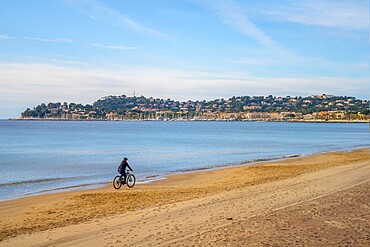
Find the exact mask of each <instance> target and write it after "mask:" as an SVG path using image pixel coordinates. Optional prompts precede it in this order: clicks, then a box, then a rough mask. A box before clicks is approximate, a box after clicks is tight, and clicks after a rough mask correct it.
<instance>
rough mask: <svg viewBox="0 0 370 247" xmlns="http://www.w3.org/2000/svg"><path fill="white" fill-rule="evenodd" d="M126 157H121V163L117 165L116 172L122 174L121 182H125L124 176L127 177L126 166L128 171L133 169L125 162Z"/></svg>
mask: <svg viewBox="0 0 370 247" xmlns="http://www.w3.org/2000/svg"><path fill="white" fill-rule="evenodd" d="M127 161H128V159H127V158H126V157H125V158H123V160H122V161H121V164H120V165H119V167H118V172H119V173H120V174H121V175H122V176H123V178H124V179H123V181H124V182H123V183H126V177H127V174H126V168H128V169H130V171H133V170H132V168H131V166H130V165H129V164H128V163H127Z"/></svg>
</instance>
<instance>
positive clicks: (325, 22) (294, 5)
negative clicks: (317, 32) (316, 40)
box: [251, 0, 369, 30]
mask: <svg viewBox="0 0 370 247" xmlns="http://www.w3.org/2000/svg"><path fill="white" fill-rule="evenodd" d="M253 12H254V13H256V14H262V15H264V16H266V18H273V19H276V20H281V21H288V22H293V23H298V24H304V25H315V26H323V27H336V28H344V29H353V30H368V29H369V2H368V1H364V0H359V1H356V0H352V1H342V0H338V1H328V0H319V1H318V0H311V1H292V2H291V3H290V4H286V5H282V4H280V2H278V1H277V2H276V3H275V2H274V3H269V4H268V5H267V4H264V5H262V4H260V5H258V7H257V8H252V9H251V13H253Z"/></svg>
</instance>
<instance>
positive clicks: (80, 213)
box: [0, 148, 370, 241]
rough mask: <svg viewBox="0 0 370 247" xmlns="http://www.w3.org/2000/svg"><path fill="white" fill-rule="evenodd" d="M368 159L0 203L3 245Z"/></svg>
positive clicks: (281, 165) (286, 164) (325, 160)
mask: <svg viewBox="0 0 370 247" xmlns="http://www.w3.org/2000/svg"><path fill="white" fill-rule="evenodd" d="M369 160H370V149H369V148H366V149H357V150H352V151H349V152H329V153H324V154H315V155H309V156H303V157H295V158H291V159H286V160H281V161H273V162H267V161H266V162H258V163H256V164H254V165H252V166H251V165H247V166H246V165H244V166H238V167H228V168H224V169H217V170H203V171H196V172H189V173H183V174H176V175H171V176H168V177H167V179H165V180H159V181H156V182H154V183H151V184H140V185H137V186H135V187H134V188H133V189H127V188H126V187H125V188H123V189H121V190H114V189H113V188H112V186H111V185H108V186H105V187H103V188H98V189H90V190H83V191H71V192H61V193H50V194H43V195H37V196H31V197H26V198H21V199H16V200H9V201H5V202H0V217H1V218H2V222H1V223H0V241H1V240H5V239H9V238H11V237H16V236H18V235H21V236H24V235H23V234H29V233H32V236H33V235H34V234H36V235H37V234H38V233H40V234H42V232H43V231H46V230H48V229H51V228H53V229H54V228H55V229H59V228H60V229H63V228H64V227H69V226H70V227H73V226H74V225H79V224H85V223H86V222H90V221H91V220H94V219H96V220H98V219H103V218H105V217H113V216H114V215H117V217H118V215H120V214H128V215H132V216H134V214H132V213H131V212H137V211H140V210H146V209H149V208H153V207H154V208H158V207H159V208H162V207H165V206H166V205H177V204H176V203H180V202H182V203H186V202H187V201H189V202H190V201H192V200H208V199H207V198H209V197H214V196H217V195H219V196H221V197H224V196H227V195H229V194H230V193H234V192H233V191H239V190H250V189H251V188H255V187H256V186H257V187H256V188H258V187H260V186H265V185H266V186H268V184H270V183H277V182H278V183H282V184H284V183H285V182H284V181H288V180H289V179H298V178H299V177H300V176H303V175H305V174H315V173H319V174H320V172H321V171H326V170H328V169H329V170H330V169H334V168H335V169H336V167H342V168H340V169H349V168H351V166H352V165H356V164H359V165H361V164H362V163H364V164H366V166H367V167H368V165H369ZM338 169H339V168H338ZM359 174H363V172H361V173H359ZM325 179H326V177H325ZM334 181H337V180H334ZM338 182H341V181H340V180H338ZM329 187H330V186H329ZM251 198H253V197H251ZM174 203H175V204H174ZM135 222H136V221H135ZM136 223H137V222H136Z"/></svg>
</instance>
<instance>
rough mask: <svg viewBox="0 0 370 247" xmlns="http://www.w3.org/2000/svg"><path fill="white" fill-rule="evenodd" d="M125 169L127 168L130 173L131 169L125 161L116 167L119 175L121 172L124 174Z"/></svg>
mask: <svg viewBox="0 0 370 247" xmlns="http://www.w3.org/2000/svg"><path fill="white" fill-rule="evenodd" d="M126 168H128V169H130V171H132V168H131V167H130V165H129V164H128V163H127V161H126V160H122V162H121V164H120V165H119V167H118V172H119V173H122V172H124V171H125V170H126Z"/></svg>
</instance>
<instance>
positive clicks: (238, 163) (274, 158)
mask: <svg viewBox="0 0 370 247" xmlns="http://www.w3.org/2000/svg"><path fill="white" fill-rule="evenodd" d="M300 156H302V155H301V154H290V155H283V156H278V157H271V158H261V159H252V160H244V161H241V162H234V163H227V164H219V165H213V166H203V167H198V168H189V169H181V170H177V171H173V172H172V173H181V172H192V171H202V170H210V169H217V168H223V167H230V166H240V165H245V164H254V163H257V162H265V161H276V160H283V159H290V158H297V157H300Z"/></svg>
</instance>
